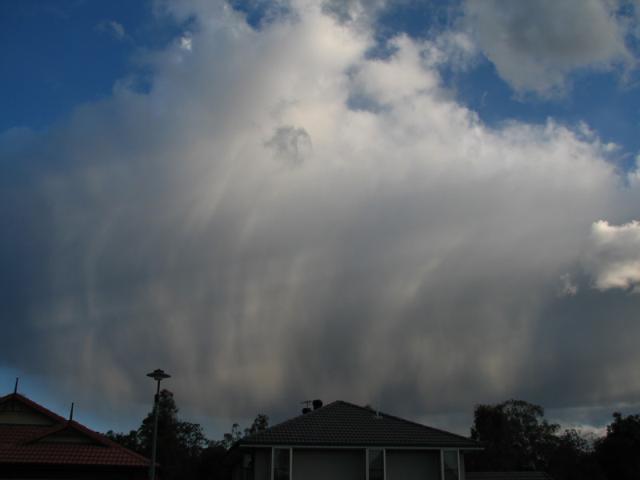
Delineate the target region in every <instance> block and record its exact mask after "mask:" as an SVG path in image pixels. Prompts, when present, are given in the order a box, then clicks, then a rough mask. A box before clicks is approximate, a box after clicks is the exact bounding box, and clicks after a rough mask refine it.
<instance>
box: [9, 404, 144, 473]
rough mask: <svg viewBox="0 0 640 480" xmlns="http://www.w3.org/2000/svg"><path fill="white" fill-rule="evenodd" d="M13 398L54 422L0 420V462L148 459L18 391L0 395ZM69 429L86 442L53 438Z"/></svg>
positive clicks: (129, 463) (126, 462) (136, 463)
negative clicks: (1, 422)
mask: <svg viewBox="0 0 640 480" xmlns="http://www.w3.org/2000/svg"><path fill="white" fill-rule="evenodd" d="M8 401H16V402H19V403H21V404H23V405H25V406H27V407H30V408H32V409H33V410H35V411H37V412H39V413H42V414H44V415H46V416H47V417H49V418H50V419H51V420H52V422H53V423H54V425H52V426H51V425H16V424H0V464H3V463H4V464H40V465H43V464H46V465H83V466H90V465H95V466H98V465H99V466H111V467H147V466H148V465H149V460H147V459H146V458H145V457H143V456H142V455H138V454H137V453H135V452H132V451H131V450H129V449H127V448H124V447H122V446H121V445H118V444H117V443H115V442H112V441H111V440H109V439H108V438H107V437H105V436H104V435H101V434H99V433H97V432H94V431H93V430H90V429H88V428H87V427H85V426H83V425H81V424H79V423H78V422H75V421H69V420H66V419H64V418H63V417H60V416H59V415H56V414H55V413H53V412H51V411H50V410H47V409H46V408H44V407H43V406H42V405H38V404H37V403H35V402H33V401H32V400H29V399H28V398H27V397H25V396H23V395H20V394H12V395H7V396H5V397H2V398H0V405H1V404H3V403H5V402H8ZM65 433H71V434H72V435H74V436H75V437H77V438H78V437H79V438H83V439H84V440H85V441H86V443H84V442H83V443H65V442H60V441H55V440H56V439H57V438H59V436H60V435H61V434H65Z"/></svg>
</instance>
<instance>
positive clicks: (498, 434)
mask: <svg viewBox="0 0 640 480" xmlns="http://www.w3.org/2000/svg"><path fill="white" fill-rule="evenodd" d="M559 429H560V426H559V425H556V424H551V423H548V422H547V421H546V420H545V419H544V409H543V408H542V407H541V406H539V405H534V404H531V403H527V402H525V401H522V400H508V401H506V402H503V403H499V404H497V405H478V406H476V408H475V411H474V423H473V427H472V428H471V438H473V439H474V440H478V441H480V442H482V443H484V445H485V450H484V451H483V452H482V453H479V454H475V455H470V456H469V463H470V470H474V469H475V470H484V471H488V470H497V471H515V470H543V471H546V470H547V468H548V466H549V457H550V453H551V451H553V449H554V448H555V447H556V446H557V443H558V437H557V436H556V433H557V432H558V430H559Z"/></svg>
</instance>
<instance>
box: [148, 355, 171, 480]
mask: <svg viewBox="0 0 640 480" xmlns="http://www.w3.org/2000/svg"><path fill="white" fill-rule="evenodd" d="M147 377H151V378H153V379H154V380H155V381H156V382H157V384H158V386H157V388H156V395H155V397H154V398H153V443H152V444H151V466H150V467H149V478H150V479H151V480H155V478H156V445H157V442H158V410H159V403H160V382H161V381H162V380H164V379H165V378H169V377H171V375H169V374H168V373H166V372H164V371H163V370H160V369H159V368H156V369H155V370H154V371H153V372H151V373H147Z"/></svg>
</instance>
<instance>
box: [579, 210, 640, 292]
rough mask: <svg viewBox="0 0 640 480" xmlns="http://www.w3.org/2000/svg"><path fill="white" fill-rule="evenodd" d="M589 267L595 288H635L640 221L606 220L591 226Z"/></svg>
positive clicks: (639, 277)
mask: <svg viewBox="0 0 640 480" xmlns="http://www.w3.org/2000/svg"><path fill="white" fill-rule="evenodd" d="M588 269H589V271H590V272H591V274H592V276H593V277H594V283H595V287H596V288H598V289H600V290H608V289H611V288H619V289H624V290H627V289H631V288H634V291H635V290H636V289H637V285H638V284H639V283H640V222H637V221H635V220H634V221H632V222H629V223H625V224H624V225H619V226H618V225H610V224H609V222H607V221H605V220H600V221H598V222H595V223H594V224H593V225H592V227H591V245H590V253H589V258H588Z"/></svg>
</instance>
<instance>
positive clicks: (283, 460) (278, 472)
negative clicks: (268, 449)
mask: <svg viewBox="0 0 640 480" xmlns="http://www.w3.org/2000/svg"><path fill="white" fill-rule="evenodd" d="M272 478H273V480H289V479H290V478H291V449H289V448H274V449H273V477H272Z"/></svg>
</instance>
